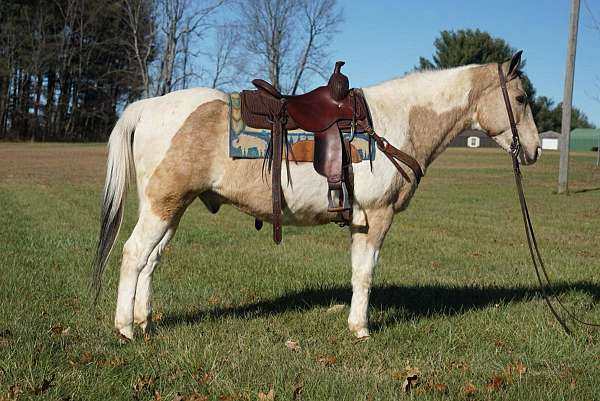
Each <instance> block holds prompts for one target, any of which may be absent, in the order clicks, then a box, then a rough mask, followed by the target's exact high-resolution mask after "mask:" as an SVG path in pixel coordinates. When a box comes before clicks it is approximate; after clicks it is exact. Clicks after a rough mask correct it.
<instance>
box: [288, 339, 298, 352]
mask: <svg viewBox="0 0 600 401" xmlns="http://www.w3.org/2000/svg"><path fill="white" fill-rule="evenodd" d="M285 346H286V347H288V349H289V350H292V351H300V345H299V344H298V341H294V340H287V341H286V342H285Z"/></svg>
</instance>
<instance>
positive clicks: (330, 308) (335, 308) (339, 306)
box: [327, 304, 346, 313]
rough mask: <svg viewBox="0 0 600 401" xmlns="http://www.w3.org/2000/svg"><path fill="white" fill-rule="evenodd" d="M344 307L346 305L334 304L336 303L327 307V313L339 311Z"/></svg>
mask: <svg viewBox="0 0 600 401" xmlns="http://www.w3.org/2000/svg"><path fill="white" fill-rule="evenodd" d="M345 307H346V305H344V304H336V305H333V306H331V307H329V309H327V313H336V312H340V311H343V310H344V308H345Z"/></svg>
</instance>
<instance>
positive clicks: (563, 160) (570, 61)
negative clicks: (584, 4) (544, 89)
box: [558, 0, 579, 194]
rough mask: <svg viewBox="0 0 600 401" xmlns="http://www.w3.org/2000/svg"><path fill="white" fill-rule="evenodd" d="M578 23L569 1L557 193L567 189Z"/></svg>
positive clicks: (576, 5) (576, 4)
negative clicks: (567, 45)
mask: <svg viewBox="0 0 600 401" xmlns="http://www.w3.org/2000/svg"><path fill="white" fill-rule="evenodd" d="M578 25H579V0H572V2H571V23H570V29H569V47H568V50H567V71H566V72H565V92H564V94H563V104H562V126H561V130H560V165H559V169H558V193H559V194H562V193H564V192H567V191H568V190H569V142H570V136H571V105H572V103H573V78H574V75H575V52H576V50H577V27H578Z"/></svg>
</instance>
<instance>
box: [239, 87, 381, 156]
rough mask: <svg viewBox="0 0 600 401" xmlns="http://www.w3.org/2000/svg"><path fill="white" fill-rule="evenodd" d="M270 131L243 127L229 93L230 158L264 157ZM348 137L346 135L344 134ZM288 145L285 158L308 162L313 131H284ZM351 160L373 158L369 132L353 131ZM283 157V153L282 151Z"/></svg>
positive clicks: (373, 146)
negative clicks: (287, 154)
mask: <svg viewBox="0 0 600 401" xmlns="http://www.w3.org/2000/svg"><path fill="white" fill-rule="evenodd" d="M270 137H271V131H269V130H264V129H256V128H252V127H248V126H246V124H244V121H243V120H242V111H241V102H240V94H239V93H230V94H229V157H231V158H234V159H262V158H264V157H265V153H266V151H267V147H268V146H269V139H270ZM344 137H346V138H348V139H349V138H350V134H348V133H344ZM288 142H289V145H290V152H289V160H292V161H297V162H312V161H313V149H314V133H312V132H307V131H303V130H299V129H298V130H290V131H288ZM350 147H351V151H352V162H354V163H358V162H361V161H365V160H369V156H370V157H371V159H372V160H375V152H376V151H375V149H376V146H375V142H374V141H372V143H371V149H369V135H368V134H366V133H364V132H356V133H355V134H354V140H352V142H351V143H350ZM284 156H285V152H284Z"/></svg>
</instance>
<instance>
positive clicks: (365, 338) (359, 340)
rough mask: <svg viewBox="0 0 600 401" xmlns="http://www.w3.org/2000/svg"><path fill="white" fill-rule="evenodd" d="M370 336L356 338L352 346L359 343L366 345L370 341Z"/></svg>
mask: <svg viewBox="0 0 600 401" xmlns="http://www.w3.org/2000/svg"><path fill="white" fill-rule="evenodd" d="M369 338H371V337H369V336H362V337H356V338H355V339H354V340H352V344H358V343H364V342H366V341H369Z"/></svg>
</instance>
